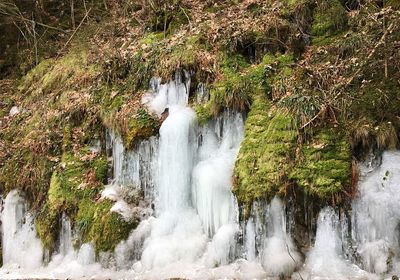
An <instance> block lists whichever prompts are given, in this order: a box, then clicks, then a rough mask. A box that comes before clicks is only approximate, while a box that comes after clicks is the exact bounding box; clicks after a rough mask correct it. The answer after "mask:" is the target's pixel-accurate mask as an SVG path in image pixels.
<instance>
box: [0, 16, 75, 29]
mask: <svg viewBox="0 0 400 280" xmlns="http://www.w3.org/2000/svg"><path fill="white" fill-rule="evenodd" d="M0 14H2V15H5V16H9V17H14V18H16V19H19V20H22V21H25V22H26V21H27V22H30V23H32V20H31V19H28V18H26V17H24V16H22V15H14V14H9V13H6V12H4V11H0ZM35 24H36V25H40V26H43V27H47V28H50V29H53V30H57V31H60V32H63V33H68V32H67V31H65V30H62V29H60V28H57V27H54V26H50V25H47V24H44V23H41V22H35Z"/></svg>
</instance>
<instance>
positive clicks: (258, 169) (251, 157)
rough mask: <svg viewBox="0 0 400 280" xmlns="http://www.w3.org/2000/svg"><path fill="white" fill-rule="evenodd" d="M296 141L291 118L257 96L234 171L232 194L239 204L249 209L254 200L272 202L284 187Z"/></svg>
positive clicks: (295, 131)
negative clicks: (265, 199)
mask: <svg viewBox="0 0 400 280" xmlns="http://www.w3.org/2000/svg"><path fill="white" fill-rule="evenodd" d="M296 139H297V130H296V129H295V127H294V126H293V120H292V118H291V116H290V114H288V113H287V112H286V111H284V110H281V109H277V108H275V107H272V106H271V102H270V101H268V100H267V99H266V98H265V97H264V96H257V98H255V100H254V102H253V105H252V107H251V110H250V112H249V115H248V118H247V120H246V125H245V138H244V140H243V142H242V145H241V147H240V151H239V155H238V158H237V161H236V165H235V169H234V176H235V184H234V189H233V192H234V193H235V194H236V196H237V198H238V201H239V203H241V204H244V205H245V206H246V207H247V208H249V207H250V206H251V203H252V202H253V201H254V200H255V199H260V198H271V197H272V196H274V194H275V193H276V192H277V191H279V189H280V188H282V187H284V186H285V181H286V177H287V176H288V175H289V171H290V167H291V166H290V162H291V158H292V154H293V148H294V146H293V145H294V143H295V141H296Z"/></svg>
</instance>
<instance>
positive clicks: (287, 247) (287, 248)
mask: <svg viewBox="0 0 400 280" xmlns="http://www.w3.org/2000/svg"><path fill="white" fill-rule="evenodd" d="M285 245H286V250H287V252H288V255H289V257H290V258H291V259H292V260H293V262H294V264H295V265H296V267H297V262H296V260H295V259H294V258H293V256H292V254H290V250H289V246H288V245H287V243H286V240H285ZM297 273H298V274H299V276H300V279H301V280H304V279H303V277H302V276H301V274H300V271H297Z"/></svg>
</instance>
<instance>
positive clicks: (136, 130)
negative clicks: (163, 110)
mask: <svg viewBox="0 0 400 280" xmlns="http://www.w3.org/2000/svg"><path fill="white" fill-rule="evenodd" d="M158 128H159V123H158V121H157V120H156V119H155V118H154V117H153V116H152V115H151V114H149V113H148V112H147V111H146V110H145V109H143V108H140V109H139V110H138V112H137V113H136V115H135V116H133V117H132V118H130V119H129V121H128V132H127V135H124V134H122V135H123V138H124V140H125V143H126V145H127V147H131V146H132V145H133V144H134V143H135V142H136V141H138V140H141V139H147V138H149V137H151V136H153V135H155V134H156V133H157V132H158Z"/></svg>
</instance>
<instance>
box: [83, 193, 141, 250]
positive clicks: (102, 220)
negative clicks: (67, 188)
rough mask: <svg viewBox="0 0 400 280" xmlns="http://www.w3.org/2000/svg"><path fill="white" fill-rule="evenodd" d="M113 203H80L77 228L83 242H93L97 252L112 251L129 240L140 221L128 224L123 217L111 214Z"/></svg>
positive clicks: (88, 201) (84, 201)
mask: <svg viewBox="0 0 400 280" xmlns="http://www.w3.org/2000/svg"><path fill="white" fill-rule="evenodd" d="M112 205H113V202H111V201H109V200H103V201H100V202H97V203H96V202H93V201H92V200H88V199H84V200H81V201H80V203H79V210H78V213H77V216H76V227H77V229H78V230H79V232H80V233H81V234H82V242H92V243H93V244H94V245H95V248H96V251H97V252H105V251H110V250H113V249H114V248H115V246H116V245H117V244H118V243H119V242H120V241H122V240H125V239H127V238H128V236H129V233H130V231H131V230H132V229H134V228H135V227H136V225H137V223H138V221H133V222H126V221H125V220H124V219H123V218H122V217H121V215H119V214H117V213H115V212H111V211H110V209H111V207H112Z"/></svg>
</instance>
